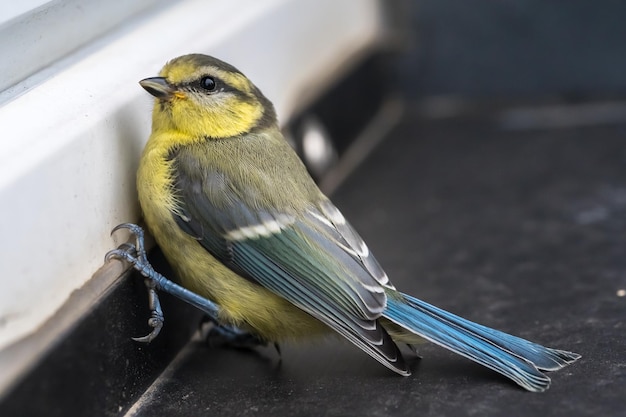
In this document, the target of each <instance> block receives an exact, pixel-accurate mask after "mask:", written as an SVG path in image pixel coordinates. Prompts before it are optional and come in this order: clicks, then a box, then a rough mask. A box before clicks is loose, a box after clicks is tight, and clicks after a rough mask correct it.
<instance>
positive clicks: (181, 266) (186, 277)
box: [137, 132, 328, 341]
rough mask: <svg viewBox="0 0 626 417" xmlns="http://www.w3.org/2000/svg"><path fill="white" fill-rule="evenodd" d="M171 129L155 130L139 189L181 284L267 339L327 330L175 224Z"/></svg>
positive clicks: (227, 319) (228, 318)
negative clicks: (227, 265)
mask: <svg viewBox="0 0 626 417" xmlns="http://www.w3.org/2000/svg"><path fill="white" fill-rule="evenodd" d="M172 134H174V133H166V132H165V133H158V132H155V133H153V135H152V136H151V137H150V140H149V141H148V144H147V145H146V148H145V149H144V153H143V155H142V157H141V160H140V164H139V171H138V175H137V188H138V192H139V202H140V204H141V208H142V210H143V214H144V218H145V221H146V224H147V225H148V228H149V229H150V231H151V232H152V234H153V235H154V237H155V239H156V241H157V243H158V245H159V246H160V247H161V249H162V251H163V253H164V254H165V257H166V258H167V259H168V261H169V262H170V264H171V265H172V267H173V268H174V270H175V271H176V273H177V275H178V276H179V279H180V281H181V284H182V285H183V286H185V287H186V288H188V289H190V290H191V291H194V292H196V293H198V294H199V295H201V296H203V297H206V298H208V299H210V300H212V301H214V302H216V303H217V304H218V305H219V306H220V318H221V319H223V320H224V321H225V322H228V323H231V324H235V325H237V326H243V327H247V328H249V329H250V330H252V331H253V332H255V333H257V334H258V335H259V336H261V337H262V338H264V339H266V340H268V341H280V340H285V339H291V338H298V337H301V336H310V335H314V334H319V333H326V332H327V331H328V328H327V327H326V326H325V325H323V324H322V323H321V322H319V321H318V320H317V319H314V318H313V317H312V316H310V315H309V314H308V313H305V312H303V311H302V310H300V309H299V308H297V307H295V306H293V305H292V304H291V303H289V302H288V301H286V300H284V299H282V298H280V297H278V296H277V295H275V294H274V293H272V292H270V291H269V290H266V289H265V288H263V287H261V286H259V285H257V284H255V283H252V282H250V281H248V280H247V279H245V278H243V277H241V276H239V275H238V274H236V273H235V272H233V271H232V270H230V269H229V268H227V267H226V266H224V265H223V264H222V263H221V262H220V261H218V260H217V259H216V258H215V257H213V256H212V255H211V254H210V253H209V252H208V251H207V250H206V249H205V248H204V247H203V246H202V245H201V244H200V243H199V242H198V241H197V240H196V239H194V238H193V237H191V236H190V235H188V234H187V233H185V232H184V231H183V230H182V229H180V227H179V226H178V225H177V224H176V222H175V220H174V216H173V213H174V212H176V196H175V194H174V192H173V174H174V173H173V169H174V167H173V160H172V159H171V158H170V155H169V153H170V149H171V146H170V145H169V144H171V143H173V141H174V139H176V142H174V143H180V138H174V139H173V138H172V137H168V135H172ZM183 146H184V145H183Z"/></svg>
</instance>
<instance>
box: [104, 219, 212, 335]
mask: <svg viewBox="0 0 626 417" xmlns="http://www.w3.org/2000/svg"><path fill="white" fill-rule="evenodd" d="M120 229H128V231H129V232H130V233H131V234H132V235H133V236H134V237H135V243H134V244H133V243H123V244H121V245H120V246H119V247H118V248H117V249H113V250H112V251H110V252H108V253H107V254H106V255H105V262H106V261H109V260H110V259H113V258H116V259H123V260H125V261H127V262H128V263H130V264H131V265H132V266H133V268H135V269H136V270H137V271H139V272H140V273H141V275H143V276H144V277H145V284H146V288H147V290H148V305H149V307H150V319H148V325H149V326H150V327H151V328H152V331H151V332H150V333H149V334H147V335H146V336H143V337H134V338H133V340H136V341H138V342H143V343H150V342H151V341H153V340H154V339H155V338H156V337H157V336H158V335H159V333H160V331H161V328H162V327H163V322H164V316H163V311H162V309H161V303H160V301H159V296H158V294H157V291H158V290H160V291H165V292H166V293H168V294H171V295H173V296H175V297H178V298H180V299H181V300H183V301H185V302H187V303H189V304H191V305H193V306H195V307H197V308H199V309H200V310H202V311H204V312H205V313H206V314H207V315H208V316H209V317H211V319H212V320H217V314H218V311H219V307H218V306H217V305H216V304H215V303H213V302H212V301H210V300H208V299H206V298H204V297H201V296H199V295H198V294H196V293H194V292H191V291H189V290H188V289H186V288H184V287H181V286H180V285H178V284H176V283H175V282H173V281H171V280H169V279H167V278H166V277H164V276H163V275H161V274H159V273H158V272H156V271H155V270H154V268H153V267H152V265H151V264H150V262H149V261H148V256H147V254H146V250H145V245H144V231H143V229H142V228H141V227H139V226H137V225H136V224H132V223H123V224H120V225H118V226H116V227H115V228H114V229H113V230H112V231H111V233H114V232H116V231H117V230H120Z"/></svg>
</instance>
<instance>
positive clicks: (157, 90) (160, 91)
mask: <svg viewBox="0 0 626 417" xmlns="http://www.w3.org/2000/svg"><path fill="white" fill-rule="evenodd" d="M139 85H141V86H142V87H143V88H144V89H145V90H146V91H147V92H148V93H150V94H152V95H153V96H155V97H156V98H160V99H164V100H169V99H170V98H172V97H173V96H174V95H175V94H176V92H177V91H176V88H175V87H174V86H173V85H171V84H170V83H168V82H167V80H166V79H165V78H163V77H151V78H146V79H144V80H141V81H139Z"/></svg>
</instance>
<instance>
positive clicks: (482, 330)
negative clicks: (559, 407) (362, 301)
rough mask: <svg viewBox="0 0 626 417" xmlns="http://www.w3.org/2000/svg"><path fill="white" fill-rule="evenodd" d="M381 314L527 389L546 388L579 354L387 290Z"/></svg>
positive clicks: (543, 389) (542, 389) (539, 389)
mask: <svg viewBox="0 0 626 417" xmlns="http://www.w3.org/2000/svg"><path fill="white" fill-rule="evenodd" d="M388 295H389V297H388V300H387V309H386V310H385V312H384V313H383V315H384V317H386V318H387V319H388V320H391V321H392V322H394V323H396V324H397V325H399V326H400V327H402V328H404V329H406V330H408V331H409V332H411V333H415V334H417V335H419V336H421V337H423V338H424V339H427V340H430V341H431V342H433V343H436V344H438V345H440V346H443V347H445V348H447V349H450V350H451V351H453V352H456V353H458V354H459V355H463V356H465V357H467V358H469V359H472V360H474V361H476V362H478V363H480V364H481V365H484V366H486V367H488V368H491V369H493V370H494V371H496V372H499V373H501V374H502V375H505V376H507V377H509V378H511V379H512V380H513V381H515V382H516V383H517V384H519V385H520V386H522V387H523V388H525V389H527V390H529V391H545V390H546V389H548V387H549V386H550V378H548V377H547V376H546V375H544V374H543V373H542V372H540V370H544V371H555V370H557V369H561V368H563V367H564V366H567V365H568V364H570V363H572V362H574V361H575V360H577V359H578V358H580V355H578V354H576V353H572V352H567V351H564V350H557V349H551V348H547V347H544V346H541V345H538V344H537V343H533V342H529V341H528V340H524V339H522V338H519V337H516V336H512V335H510V334H506V333H504V332H500V331H498V330H494V329H491V328H489V327H485V326H482V325H480V324H476V323H473V322H471V321H469V320H465V319H463V318H461V317H459V316H456V315H454V314H452V313H448V312H447V311H445V310H442V309H440V308H437V307H435V306H433V305H430V304H428V303H425V302H424V301H421V300H418V299H417V298H414V297H411V296H410V295H407V294H403V293H400V292H395V291H393V292H392V290H390V291H389V294H388Z"/></svg>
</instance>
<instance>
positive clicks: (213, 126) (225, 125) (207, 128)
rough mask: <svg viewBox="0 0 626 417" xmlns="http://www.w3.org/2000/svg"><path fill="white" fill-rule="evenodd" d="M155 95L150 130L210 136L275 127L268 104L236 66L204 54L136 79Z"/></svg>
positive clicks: (176, 60)
mask: <svg viewBox="0 0 626 417" xmlns="http://www.w3.org/2000/svg"><path fill="white" fill-rule="evenodd" d="M139 84H141V86H142V87H143V88H144V89H146V91H148V92H149V93H150V94H152V95H153V96H154V97H156V99H157V100H156V103H155V107H154V114H153V130H160V129H174V130H176V131H178V132H180V133H182V134H185V135H190V136H193V137H207V138H213V139H219V138H227V137H232V136H238V135H243V134H246V133H249V132H253V131H255V130H259V129H263V128H267V127H274V126H276V113H275V111H274V107H273V106H272V103H271V102H270V101H269V100H268V99H267V98H265V96H264V95H263V94H262V93H261V91H259V89H258V88H257V87H256V86H255V85H254V84H252V82H251V81H250V80H248V78H247V77H246V76H245V75H243V74H242V73H241V72H240V71H239V70H238V69H237V68H235V67H233V66H232V65H229V64H227V63H226V62H223V61H220V60H219V59H217V58H213V57H211V56H207V55H200V54H192V55H184V56H181V57H178V58H175V59H173V60H171V61H170V62H168V63H167V64H166V65H165V66H164V67H163V69H162V70H161V72H160V73H159V76H158V77H152V78H146V79H144V80H141V81H140V82H139Z"/></svg>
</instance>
